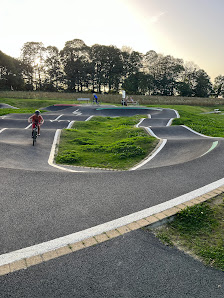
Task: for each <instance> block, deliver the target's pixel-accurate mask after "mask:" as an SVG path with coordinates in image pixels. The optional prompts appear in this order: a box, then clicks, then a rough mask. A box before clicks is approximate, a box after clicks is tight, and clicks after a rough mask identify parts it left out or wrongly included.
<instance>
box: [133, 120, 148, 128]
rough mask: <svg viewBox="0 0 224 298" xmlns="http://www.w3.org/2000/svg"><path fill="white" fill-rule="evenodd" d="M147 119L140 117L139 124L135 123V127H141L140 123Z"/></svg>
mask: <svg viewBox="0 0 224 298" xmlns="http://www.w3.org/2000/svg"><path fill="white" fill-rule="evenodd" d="M145 119H146V118H141V119H140V121H139V123H138V124H136V125H135V127H137V128H138V127H139V125H140V124H141V123H142V121H144V120H145Z"/></svg>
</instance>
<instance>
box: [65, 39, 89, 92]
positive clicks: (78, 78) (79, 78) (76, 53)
mask: <svg viewBox="0 0 224 298" xmlns="http://www.w3.org/2000/svg"><path fill="white" fill-rule="evenodd" d="M60 55H61V59H62V64H63V66H64V72H65V78H66V81H67V85H68V90H70V91H73V90H74V91H75V92H82V91H83V82H84V81H85V80H86V76H87V74H86V69H87V65H88V63H89V47H87V45H86V44H85V43H84V42H83V41H82V40H81V39H73V40H71V41H67V42H66V43H65V47H64V48H63V50H62V51H61V52H60Z"/></svg>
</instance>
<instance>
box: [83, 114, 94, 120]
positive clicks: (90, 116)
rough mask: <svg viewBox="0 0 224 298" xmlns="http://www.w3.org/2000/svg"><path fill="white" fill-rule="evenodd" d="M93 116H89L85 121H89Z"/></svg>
mask: <svg viewBox="0 0 224 298" xmlns="http://www.w3.org/2000/svg"><path fill="white" fill-rule="evenodd" d="M93 117H94V116H93V115H92V116H89V117H88V118H87V119H86V120H85V121H89V120H90V119H92V118H93Z"/></svg>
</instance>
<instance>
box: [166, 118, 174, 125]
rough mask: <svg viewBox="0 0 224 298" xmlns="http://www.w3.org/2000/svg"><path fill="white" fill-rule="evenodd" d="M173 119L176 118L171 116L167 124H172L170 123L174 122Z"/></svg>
mask: <svg viewBox="0 0 224 298" xmlns="http://www.w3.org/2000/svg"><path fill="white" fill-rule="evenodd" d="M173 119H174V118H171V119H170V120H169V121H168V122H167V125H166V126H170V125H171V124H172V122H173Z"/></svg>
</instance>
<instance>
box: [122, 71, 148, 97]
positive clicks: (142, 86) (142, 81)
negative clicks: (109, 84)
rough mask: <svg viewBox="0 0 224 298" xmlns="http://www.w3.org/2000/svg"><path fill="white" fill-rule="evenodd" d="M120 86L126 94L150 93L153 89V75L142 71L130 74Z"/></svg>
mask: <svg viewBox="0 0 224 298" xmlns="http://www.w3.org/2000/svg"><path fill="white" fill-rule="evenodd" d="M122 88H123V89H124V90H125V91H126V92H127V93H128V94H144V95H145V94H150V93H151V90H152V89H153V77H152V76H151V75H150V74H145V73H143V72H137V73H136V74H131V75H130V76H129V77H128V78H127V79H125V80H124V83H123V84H122Z"/></svg>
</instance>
